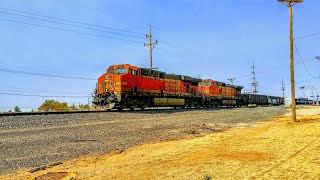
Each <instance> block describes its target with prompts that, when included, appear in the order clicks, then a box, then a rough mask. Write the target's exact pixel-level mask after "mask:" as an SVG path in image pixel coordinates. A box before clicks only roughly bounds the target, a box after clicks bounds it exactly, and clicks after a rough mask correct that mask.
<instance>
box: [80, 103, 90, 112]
mask: <svg viewBox="0 0 320 180" xmlns="http://www.w3.org/2000/svg"><path fill="white" fill-rule="evenodd" d="M79 108H80V109H81V110H87V111H88V110H90V109H91V108H90V105H89V104H80V105H79Z"/></svg>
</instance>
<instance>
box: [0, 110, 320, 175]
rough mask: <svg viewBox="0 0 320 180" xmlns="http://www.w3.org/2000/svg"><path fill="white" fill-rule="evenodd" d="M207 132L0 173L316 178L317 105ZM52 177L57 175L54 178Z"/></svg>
mask: <svg viewBox="0 0 320 180" xmlns="http://www.w3.org/2000/svg"><path fill="white" fill-rule="evenodd" d="M298 119H299V120H300V122H299V123H294V122H292V121H291V120H290V114H286V115H284V116H279V117H275V118H274V119H273V120H272V121H268V122H262V123H256V124H254V125H251V126H248V127H238V128H232V129H230V130H227V131H224V132H218V133H211V134H208V135H206V136H202V137H201V136H200V137H195V138H189V139H183V140H175V141H169V142H157V143H150V144H144V145H141V146H136V147H133V148H130V149H128V150H125V151H116V152H114V153H111V154H106V155H102V156H101V155H100V156H98V155H94V154H93V155H90V156H84V157H81V158H78V159H74V160H71V161H67V162H66V163H64V164H62V165H57V166H53V167H50V168H47V169H45V170H40V171H37V172H34V173H30V170H21V171H19V172H17V173H15V174H11V175H7V176H2V177H0V179H28V178H30V179H34V178H35V177H38V178H37V179H49V178H53V179H70V178H72V177H73V178H76V179H151V178H152V179H186V178H187V179H210V178H211V179H213V178H219V179H230V178H235V179H240V178H241V179H243V178H250V179H256V178H259V179H260V178H263V179H270V178H272V179H274V178H277V179H288V178H290V179H318V178H320V171H319V169H320V143H319V141H320V108H319V107H312V108H310V107H309V108H300V109H298ZM55 177H56V178H55Z"/></svg>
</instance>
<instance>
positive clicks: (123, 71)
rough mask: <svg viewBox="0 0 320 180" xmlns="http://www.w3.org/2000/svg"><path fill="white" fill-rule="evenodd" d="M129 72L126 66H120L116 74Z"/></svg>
mask: <svg viewBox="0 0 320 180" xmlns="http://www.w3.org/2000/svg"><path fill="white" fill-rule="evenodd" d="M126 73H128V69H126V68H120V69H117V70H116V74H126Z"/></svg>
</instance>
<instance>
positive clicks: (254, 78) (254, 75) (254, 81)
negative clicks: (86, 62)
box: [251, 64, 258, 94]
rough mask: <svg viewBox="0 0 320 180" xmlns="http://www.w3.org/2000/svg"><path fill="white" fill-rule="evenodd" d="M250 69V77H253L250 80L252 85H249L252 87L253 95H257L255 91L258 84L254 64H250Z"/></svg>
mask: <svg viewBox="0 0 320 180" xmlns="http://www.w3.org/2000/svg"><path fill="white" fill-rule="evenodd" d="M251 68H252V75H253V78H252V79H253V83H251V84H252V86H253V94H257V93H258V91H257V86H258V82H256V72H255V71H254V64H252V66H251Z"/></svg>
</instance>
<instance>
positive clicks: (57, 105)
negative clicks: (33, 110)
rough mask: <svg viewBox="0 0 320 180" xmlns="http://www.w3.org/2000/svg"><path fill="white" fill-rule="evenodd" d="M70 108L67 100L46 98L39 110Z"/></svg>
mask: <svg viewBox="0 0 320 180" xmlns="http://www.w3.org/2000/svg"><path fill="white" fill-rule="evenodd" d="M68 109H69V108H68V104H67V103H66V102H59V101H55V100H52V99H49V100H45V102H44V103H42V104H41V106H40V107H39V108H38V110H39V111H68Z"/></svg>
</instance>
